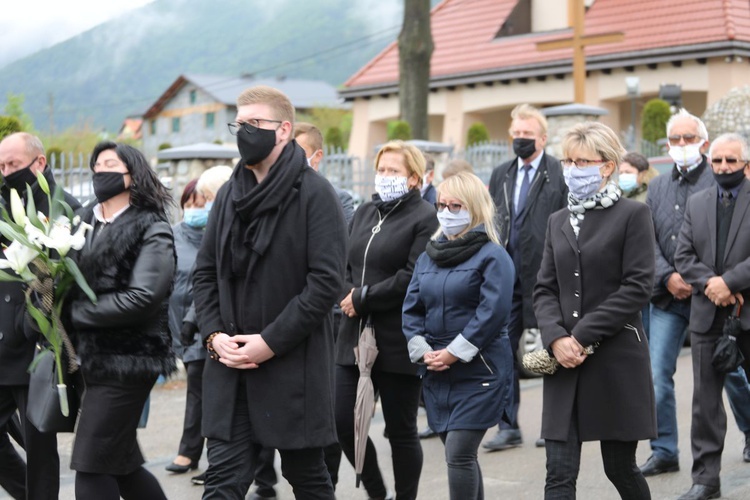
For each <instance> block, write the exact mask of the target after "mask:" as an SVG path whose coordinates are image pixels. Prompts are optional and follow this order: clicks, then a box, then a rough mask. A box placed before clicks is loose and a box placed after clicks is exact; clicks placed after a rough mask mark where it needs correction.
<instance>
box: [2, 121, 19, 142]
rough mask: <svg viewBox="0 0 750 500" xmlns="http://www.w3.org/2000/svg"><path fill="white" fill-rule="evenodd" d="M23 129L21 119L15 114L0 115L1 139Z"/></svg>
mask: <svg viewBox="0 0 750 500" xmlns="http://www.w3.org/2000/svg"><path fill="white" fill-rule="evenodd" d="M21 131H23V127H22V126H21V121H20V120H19V119H18V118H16V117H15V116H0V140H3V139H4V138H5V136H8V135H10V134H15V133H16V132H21Z"/></svg>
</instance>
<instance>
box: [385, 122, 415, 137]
mask: <svg viewBox="0 0 750 500" xmlns="http://www.w3.org/2000/svg"><path fill="white" fill-rule="evenodd" d="M387 127H388V131H387V137H388V140H389V141H396V140H400V141H408V140H409V139H411V138H412V133H411V127H410V126H409V122H406V121H404V120H394V121H392V122H388V126H387Z"/></svg>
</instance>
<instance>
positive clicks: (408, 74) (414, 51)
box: [398, 0, 434, 139]
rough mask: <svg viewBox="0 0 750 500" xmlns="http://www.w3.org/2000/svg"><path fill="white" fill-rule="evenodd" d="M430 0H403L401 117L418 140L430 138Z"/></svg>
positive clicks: (399, 37) (400, 38)
mask: <svg viewBox="0 0 750 500" xmlns="http://www.w3.org/2000/svg"><path fill="white" fill-rule="evenodd" d="M433 49H434V45H433V43H432V32H431V30H430V0H404V21H403V24H402V26H401V33H399V35H398V53H399V58H398V66H399V74H400V77H399V88H398V96H399V106H400V110H401V119H402V120H404V121H406V122H407V123H408V124H409V125H411V130H412V132H413V134H414V138H416V139H427V138H428V123H427V97H428V96H429V93H430V92H429V90H430V58H431V57H432V50H433Z"/></svg>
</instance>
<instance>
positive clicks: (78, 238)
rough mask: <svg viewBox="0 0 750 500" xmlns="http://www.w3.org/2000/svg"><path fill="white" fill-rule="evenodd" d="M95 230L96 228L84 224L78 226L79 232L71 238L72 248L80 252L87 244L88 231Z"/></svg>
mask: <svg viewBox="0 0 750 500" xmlns="http://www.w3.org/2000/svg"><path fill="white" fill-rule="evenodd" d="M93 230H94V228H93V226H92V225H91V224H87V223H85V222H82V223H81V225H80V226H78V230H77V231H76V232H75V234H74V235H72V236H71V238H70V247H71V248H72V249H73V250H80V249H81V248H83V245H84V244H85V243H86V231H93Z"/></svg>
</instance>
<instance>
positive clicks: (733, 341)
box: [711, 302, 745, 373]
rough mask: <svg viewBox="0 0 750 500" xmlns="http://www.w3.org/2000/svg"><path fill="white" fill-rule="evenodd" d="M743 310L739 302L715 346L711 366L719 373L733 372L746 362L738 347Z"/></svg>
mask: <svg viewBox="0 0 750 500" xmlns="http://www.w3.org/2000/svg"><path fill="white" fill-rule="evenodd" d="M741 309H742V307H741V306H740V303H739V302H737V304H735V306H734V310H733V311H732V314H731V315H730V316H729V317H728V318H727V319H726V321H725V322H724V328H723V329H722V335H721V337H719V338H718V339H717V340H716V344H714V355H713V358H712V359H711V364H713V366H714V368H715V369H716V370H717V371H719V372H723V373H730V372H733V371H734V370H736V369H737V368H738V367H739V366H740V365H741V364H742V362H743V361H745V356H743V355H742V352H741V351H740V348H739V346H737V335H739V334H740V333H741V332H742V326H741V325H740V311H741Z"/></svg>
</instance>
